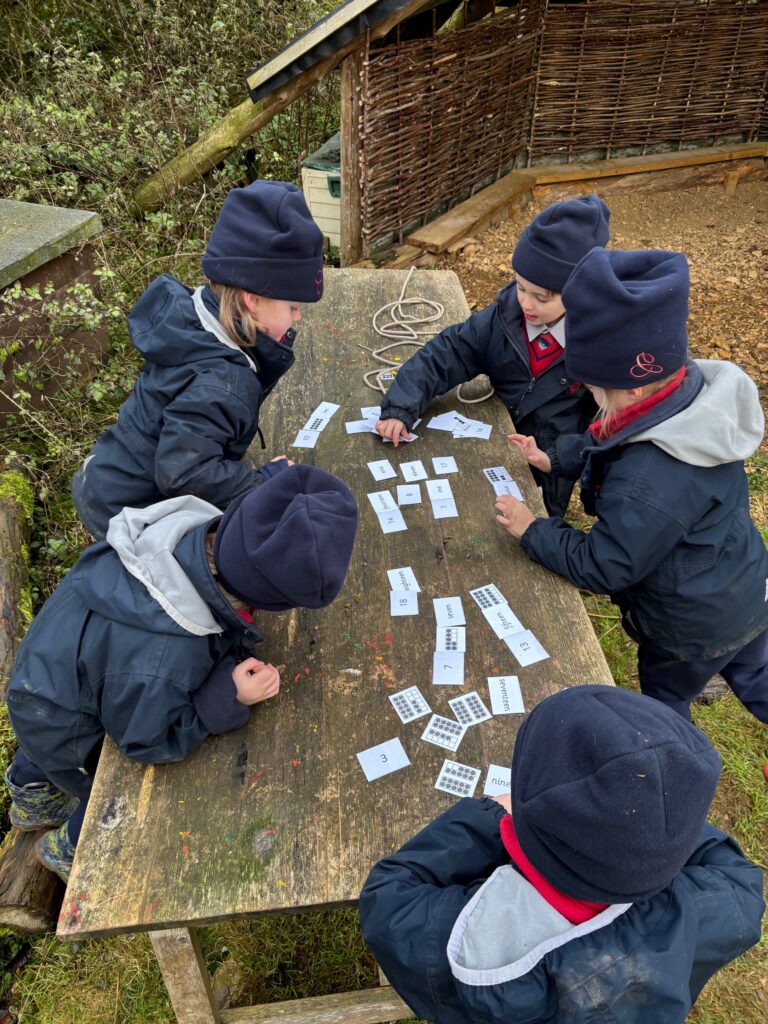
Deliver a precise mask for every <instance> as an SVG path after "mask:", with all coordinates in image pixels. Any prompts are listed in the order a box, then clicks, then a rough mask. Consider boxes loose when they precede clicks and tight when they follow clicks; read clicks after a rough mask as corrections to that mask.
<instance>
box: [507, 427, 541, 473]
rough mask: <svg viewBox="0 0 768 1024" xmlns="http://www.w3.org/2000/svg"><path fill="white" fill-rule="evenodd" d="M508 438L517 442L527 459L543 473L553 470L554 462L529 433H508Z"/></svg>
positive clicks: (514, 442) (513, 442)
mask: <svg viewBox="0 0 768 1024" xmlns="http://www.w3.org/2000/svg"><path fill="white" fill-rule="evenodd" d="M507 440H508V441H511V442H512V444H516V445H517V447H518V448H519V449H520V451H521V452H522V453H523V455H524V456H525V457H526V459H527V460H528V461H529V462H530V464H531V465H532V466H535V467H536V469H540V470H541V472H542V473H551V472H552V463H551V462H550V461H549V456H548V455H547V453H546V452H543V451H542V450H541V448H539V447H538V445H537V444H536V441H535V440H534V439H533V438H532V437H529V436H528V435H527V434H507Z"/></svg>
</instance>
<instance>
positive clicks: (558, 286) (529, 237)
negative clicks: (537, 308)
mask: <svg viewBox="0 0 768 1024" xmlns="http://www.w3.org/2000/svg"><path fill="white" fill-rule="evenodd" d="M610 217H611V211H610V210H609V209H608V207H607V206H606V205H605V203H604V202H603V200H602V199H601V198H600V197H599V196H595V195H589V196H581V197H580V198H579V199H566V200H565V201H564V202H562V203H553V204H552V206H548V207H547V208H546V209H545V210H542V211H541V213H540V214H539V215H538V216H537V217H534V218H533V220H532V221H531V223H530V224H529V225H528V226H527V227H526V228H525V230H524V231H523V233H522V235H520V240H519V241H518V243H517V246H516V248H515V251H514V252H513V253H512V268H513V270H514V271H515V272H516V273H518V274H520V276H521V277H524V278H525V279H526V281H530V282H531V284H536V285H538V286H539V288H548V289H549V290H550V291H552V292H561V291H562V290H563V288H564V287H565V282H566V281H567V280H568V278H569V277H570V275H571V271H572V270H573V268H574V267H575V266H576V264H577V263H578V262H579V260H580V259H581V258H582V256H584V255H585V254H586V253H588V252H589V250H590V249H591V248H592V247H593V246H595V245H605V244H606V242H607V241H608V221H609V220H610ZM568 340H569V342H570V339H568Z"/></svg>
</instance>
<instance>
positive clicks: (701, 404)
mask: <svg viewBox="0 0 768 1024" xmlns="http://www.w3.org/2000/svg"><path fill="white" fill-rule="evenodd" d="M693 362H694V364H695V366H697V367H698V369H699V371H700V373H701V376H702V377H703V379H704V383H703V386H702V387H701V390H700V391H699V393H698V394H697V395H696V397H695V398H694V400H693V401H692V402H691V403H690V404H689V405H687V406H686V407H685V408H684V409H681V410H680V411H679V412H677V413H675V414H674V415H672V416H670V417H669V418H668V419H665V420H663V421H662V422H660V423H656V424H655V425H654V426H650V427H647V428H646V429H641V430H640V431H639V432H638V433H636V434H633V435H632V437H631V438H628V440H629V441H651V442H652V443H653V444H655V445H656V446H657V447H658V448H661V449H662V451H665V452H666V453H667V454H668V455H671V456H673V457H674V458H676V459H679V460H680V462H685V463H687V464H688V465H690V466H720V465H722V464H723V463H727V462H740V461H743V460H744V459H747V458H749V456H750V455H752V454H753V453H754V452H755V451H756V449H757V447H758V446H759V444H760V442H761V441H762V439H763V431H764V428H765V421H764V418H763V410H762V408H761V407H760V398H759V395H758V392H757V388H756V386H755V384H754V382H753V381H752V380H751V378H750V377H748V376H747V374H746V373H744V371H743V370H741V369H739V367H738V366H736V365H735V364H734V363H729V362H726V361H723V360H717V359H695V360H694V361H693ZM658 408H659V409H660V408H661V406H659V407H658ZM638 424H639V425H640V426H642V421H638Z"/></svg>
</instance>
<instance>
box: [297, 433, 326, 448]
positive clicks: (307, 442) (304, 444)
mask: <svg viewBox="0 0 768 1024" xmlns="http://www.w3.org/2000/svg"><path fill="white" fill-rule="evenodd" d="M318 437H320V431H319V430H300V431H299V432H298V434H297V435H296V440H295V441H294V442H293V445H292V446H291V447H293V448H314V447H315V445H316V444H317V439H318Z"/></svg>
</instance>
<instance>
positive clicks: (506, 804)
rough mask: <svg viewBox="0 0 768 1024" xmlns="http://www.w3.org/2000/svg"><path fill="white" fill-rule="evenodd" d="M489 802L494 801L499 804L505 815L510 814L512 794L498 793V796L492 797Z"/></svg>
mask: <svg viewBox="0 0 768 1024" xmlns="http://www.w3.org/2000/svg"><path fill="white" fill-rule="evenodd" d="M491 800H495V801H496V803H497V804H501V806H502V807H503V808H504V810H505V811H506V812H507V814H511V813H512V794H511V793H499V795H498V796H492V797H491Z"/></svg>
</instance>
